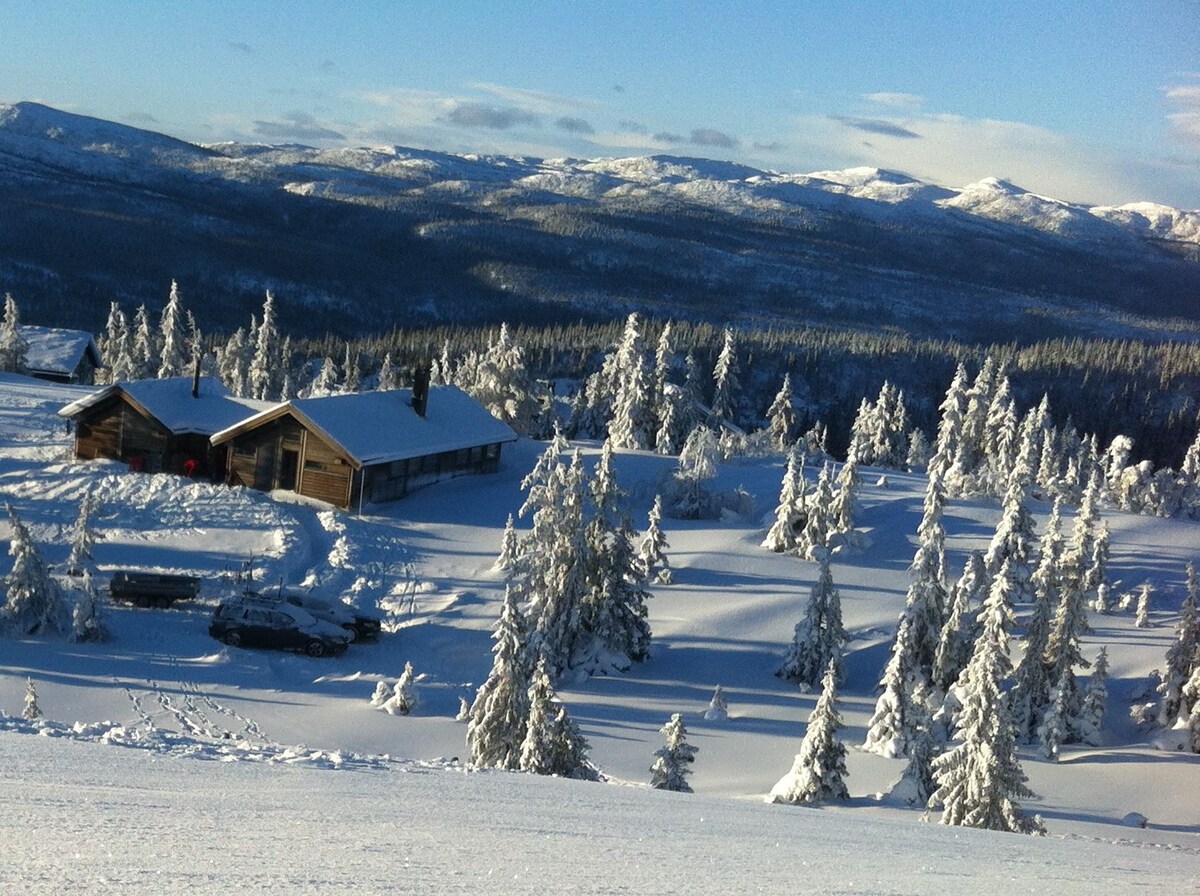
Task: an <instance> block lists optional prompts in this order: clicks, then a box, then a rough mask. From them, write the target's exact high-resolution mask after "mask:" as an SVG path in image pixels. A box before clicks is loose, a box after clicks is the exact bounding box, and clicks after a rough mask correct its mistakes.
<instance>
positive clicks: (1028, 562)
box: [983, 478, 1036, 603]
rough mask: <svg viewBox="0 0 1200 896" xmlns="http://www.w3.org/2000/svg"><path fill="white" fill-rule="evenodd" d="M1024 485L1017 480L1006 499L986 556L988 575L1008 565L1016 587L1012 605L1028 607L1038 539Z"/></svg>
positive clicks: (1011, 484) (1032, 595) (1031, 598)
mask: <svg viewBox="0 0 1200 896" xmlns="http://www.w3.org/2000/svg"><path fill="white" fill-rule="evenodd" d="M1025 488H1026V487H1025V484H1024V483H1022V482H1021V481H1020V480H1019V479H1016V478H1014V479H1013V480H1012V481H1011V482H1010V483H1009V486H1008V489H1007V491H1006V492H1005V495H1004V507H1003V509H1002V510H1001V515H1000V523H999V524H998V525H997V526H996V531H995V533H994V534H993V535H992V541H991V544H990V545H988V549H987V553H985V554H984V555H983V562H984V565H986V566H987V571H988V575H992V576H994V575H996V572H997V571H998V570H999V569H1000V565H1001V563H1003V561H1005V560H1007V561H1008V568H1009V576H1010V577H1011V579H1012V585H1013V601H1014V602H1016V603H1028V602H1029V601H1031V600H1033V597H1034V593H1033V552H1034V548H1035V546H1036V538H1035V536H1034V532H1033V515H1032V514H1030V512H1029V507H1028V505H1027V503H1026V493H1025Z"/></svg>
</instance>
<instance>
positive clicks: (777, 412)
mask: <svg viewBox="0 0 1200 896" xmlns="http://www.w3.org/2000/svg"><path fill="white" fill-rule="evenodd" d="M795 428H796V411H795V409H793V408H792V377H791V374H788V373H785V374H784V375H783V384H782V385H781V386H780V387H779V391H778V392H776V393H775V399H774V401H772V402H771V406H770V407H769V408H767V431H768V432H769V433H770V434H771V445H772V446H773V447H774V448H775V450H776V451H780V452H783V451H787V450H788V446H789V445H791V444H792V431H793V430H794V429H795Z"/></svg>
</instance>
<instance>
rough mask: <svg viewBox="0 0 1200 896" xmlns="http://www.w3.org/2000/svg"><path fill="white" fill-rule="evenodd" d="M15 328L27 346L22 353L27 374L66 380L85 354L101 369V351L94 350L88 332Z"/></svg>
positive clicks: (47, 328) (95, 348)
mask: <svg viewBox="0 0 1200 896" xmlns="http://www.w3.org/2000/svg"><path fill="white" fill-rule="evenodd" d="M18 329H19V331H20V333H21V336H22V338H23V339H24V340H25V342H26V344H27V345H28V346H29V350H28V351H27V352H26V353H25V367H26V369H27V370H28V371H29V372H30V373H35V374H36V373H54V374H59V375H61V376H64V377H69V376H71V375H72V374H73V373H75V370H76V368H78V367H79V362H80V361H82V360H83V358H84V355H85V353H89V352H90V353H91V357H90V359H89V360H90V361H91V363H92V366H93V367H99V366H100V349H98V348H97V347H96V340H95V339H93V338H92V334H91V333H88V332H86V331H84V330H59V329H57V328H55V327H32V326H25V325H21V326H20V327H19V328H18Z"/></svg>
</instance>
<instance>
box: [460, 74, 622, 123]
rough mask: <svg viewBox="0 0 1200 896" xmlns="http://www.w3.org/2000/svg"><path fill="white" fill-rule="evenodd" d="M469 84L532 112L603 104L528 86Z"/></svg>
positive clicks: (488, 83)
mask: <svg viewBox="0 0 1200 896" xmlns="http://www.w3.org/2000/svg"><path fill="white" fill-rule="evenodd" d="M467 86H468V87H470V88H471V89H472V90H477V91H480V92H482V93H487V94H490V95H492V96H495V97H498V98H499V99H502V100H504V101H505V102H508V103H512V104H513V105H516V106H520V107H522V108H525V109H528V110H530V111H531V112H540V113H542V114H544V115H551V114H557V113H559V112H563V111H567V110H571V109H594V108H597V107H599V106H601V105H603V104H602V103H600V102H598V101H597V100H590V99H584V98H582V97H576V96H565V95H564V94H560V93H550V92H549V91H546V90H531V89H529V88H526V87H512V86H509V85H507V84H493V83H492V82H490V81H475V82H473V83H471V84H468V85H467Z"/></svg>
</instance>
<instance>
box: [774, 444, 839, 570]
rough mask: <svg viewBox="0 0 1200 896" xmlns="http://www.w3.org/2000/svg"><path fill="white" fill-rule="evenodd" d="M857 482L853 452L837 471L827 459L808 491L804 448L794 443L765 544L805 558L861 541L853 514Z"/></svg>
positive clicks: (776, 550) (778, 550)
mask: <svg viewBox="0 0 1200 896" xmlns="http://www.w3.org/2000/svg"><path fill="white" fill-rule="evenodd" d="M858 485H859V476H858V463H857V461H856V459H855V457H854V455H853V454H852V455H851V456H850V458H849V459H848V460H847V461H846V463H844V464H842V467H841V469H840V471H839V472H838V473H837V475H836V477H835V475H834V473H833V466H832V464H829V463H825V464H823V465H822V467H821V471H820V473H819V474H818V476H817V481H816V484H815V486H814V488H813V490H812V491H811V492H809V491H808V486H807V481H806V479H805V477H804V451H803V449H802V448H801V447H800V445H799V444H796V445H793V446H792V449H791V451H790V452H789V453H788V459H787V465H786V467H785V468H784V473H783V481H782V482H781V483H780V489H779V504H778V505H777V506H776V509H775V521H774V522H773V523H772V524H771V527H770V529H768V530H767V535H766V537H765V538H764V539H763V542H762V546H763V547H764V548H766V549H767V550H769V551H774V552H775V553H794V554H797V555H798V556H800V557H802V558H805V559H815V558H816V557H817V556H818V555H820V554H823V553H826V552H828V551H834V550H838V549H842V548H848V547H855V546H857V545H858V543H859V539H858V538H857V535H856V532H855V528H854V518H855V515H856V499H855V489H856V488H857V486H858Z"/></svg>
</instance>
